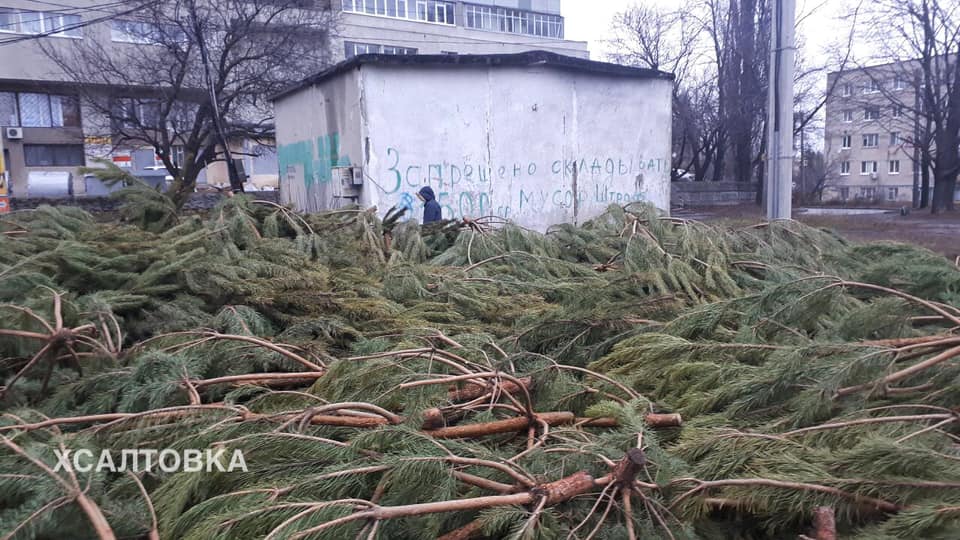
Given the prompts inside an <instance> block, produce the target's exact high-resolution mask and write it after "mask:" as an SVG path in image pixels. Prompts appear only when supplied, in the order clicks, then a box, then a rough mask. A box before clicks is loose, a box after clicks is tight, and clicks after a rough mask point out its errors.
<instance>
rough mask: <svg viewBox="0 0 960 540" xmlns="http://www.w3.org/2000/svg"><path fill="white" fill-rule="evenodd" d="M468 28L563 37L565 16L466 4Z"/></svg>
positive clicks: (466, 23) (466, 24) (465, 12)
mask: <svg viewBox="0 0 960 540" xmlns="http://www.w3.org/2000/svg"><path fill="white" fill-rule="evenodd" d="M463 9H464V17H465V19H466V22H465V23H464V25H465V26H466V27H467V28H474V29H477V30H489V31H491V32H506V33H510V34H528V35H531V36H541V37H548V38H557V39H563V17H561V16H560V15H549V14H546V13H534V12H532V11H524V10H520V9H511V8H505V7H494V6H478V5H474V4H466V5H464V8H463Z"/></svg>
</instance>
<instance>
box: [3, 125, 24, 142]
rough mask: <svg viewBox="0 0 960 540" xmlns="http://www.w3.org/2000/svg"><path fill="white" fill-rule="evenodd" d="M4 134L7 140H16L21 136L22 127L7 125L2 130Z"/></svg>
mask: <svg viewBox="0 0 960 540" xmlns="http://www.w3.org/2000/svg"><path fill="white" fill-rule="evenodd" d="M4 135H5V136H6V137H7V139H8V140H11V141H18V140H20V139H22V138H23V128H18V127H8V128H6V129H5V130H4Z"/></svg>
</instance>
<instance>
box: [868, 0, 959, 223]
mask: <svg viewBox="0 0 960 540" xmlns="http://www.w3.org/2000/svg"><path fill="white" fill-rule="evenodd" d="M871 16H872V17H871V18H872V24H871V25H870V26H869V29H868V31H867V32H866V38H867V39H868V40H869V41H870V43H871V44H873V45H874V48H875V50H876V51H877V52H878V54H877V58H878V59H882V60H884V61H887V62H892V63H891V64H890V65H889V66H887V68H886V69H882V70H865V73H867V75H868V76H869V77H870V78H871V79H872V80H873V82H874V85H875V87H876V88H877V90H878V91H879V92H881V93H882V95H883V97H884V99H886V100H888V101H889V102H891V103H893V104H894V106H896V107H899V108H900V109H902V110H903V111H906V112H907V113H908V114H909V118H911V119H912V121H913V123H914V129H913V130H912V131H913V135H912V138H911V140H910V142H911V144H912V145H913V146H914V147H915V148H916V150H917V154H918V155H917V157H916V158H915V159H918V160H919V166H920V173H921V175H922V178H923V184H924V188H923V189H922V191H921V194H922V195H923V196H925V195H926V193H927V191H928V189H926V188H927V186H929V175H930V173H931V171H932V176H933V200H932V203H931V205H930V206H931V211H932V212H933V213H935V214H936V213H940V212H945V211H953V210H954V208H955V205H954V198H955V192H956V187H957V175H958V174H960V4H958V3H957V2H956V1H953V0H878V1H876V2H875V4H874V7H873V11H872V13H871ZM894 78H895V79H896V80H897V81H899V82H901V83H902V84H905V85H906V86H908V87H909V88H910V89H911V90H912V92H902V91H900V92H898V91H896V90H899V89H900V88H897V87H894V86H892V85H891V80H892V79H894ZM898 86H899V85H898Z"/></svg>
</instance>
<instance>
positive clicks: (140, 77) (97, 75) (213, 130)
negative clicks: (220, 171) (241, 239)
mask: <svg viewBox="0 0 960 540" xmlns="http://www.w3.org/2000/svg"><path fill="white" fill-rule="evenodd" d="M111 23H112V27H111V28H110V30H109V32H110V33H111V34H112V39H111V36H110V35H104V34H105V33H104V32H101V35H100V36H99V37H100V39H85V40H82V41H80V40H78V41H77V42H76V43H67V44H62V43H56V44H54V45H44V52H45V53H46V54H47V55H48V56H49V57H50V58H52V59H53V60H54V61H55V62H56V63H57V64H58V65H59V66H60V68H61V69H62V70H63V72H64V73H65V74H66V76H67V78H68V79H70V80H72V81H73V82H75V83H77V84H78V86H79V87H80V88H81V89H82V95H81V98H82V99H83V101H84V105H85V106H87V107H90V109H91V110H92V111H93V112H94V113H95V114H96V115H97V116H99V117H101V118H102V119H103V125H102V126H100V131H101V134H102V135H104V136H109V137H110V139H111V142H112V144H113V145H114V146H128V147H142V146H147V147H150V148H153V149H154V151H155V152H156V155H157V156H158V157H159V159H160V160H161V161H162V163H163V165H164V167H165V168H166V170H167V172H168V174H169V175H170V176H172V177H173V178H174V182H173V187H172V188H171V195H172V196H173V198H174V200H175V201H176V202H177V203H178V204H180V205H182V204H183V202H185V201H186V198H187V195H188V194H189V193H190V192H192V191H194V189H195V186H196V182H197V177H198V175H199V174H200V172H201V171H202V170H203V169H204V168H205V167H206V166H207V165H208V164H210V163H212V162H215V161H222V160H225V158H226V155H229V144H224V141H235V140H241V139H250V140H254V141H261V142H265V143H268V144H269V143H272V141H273V136H274V126H273V113H272V109H271V106H270V103H269V101H268V99H267V98H268V96H270V95H271V94H273V93H276V92H277V91H279V90H280V89H282V88H283V87H284V86H285V85H288V84H290V82H291V81H293V80H297V79H300V78H302V77H304V76H306V75H307V74H309V73H313V72H316V71H318V70H320V69H322V68H323V67H325V66H326V65H328V64H329V63H330V54H329V50H330V47H329V43H330V37H331V35H332V31H333V27H334V24H335V17H334V15H333V12H332V10H331V9H330V3H329V0H316V1H314V0H159V1H153V2H146V3H145V4H144V6H143V7H142V9H141V10H140V11H139V12H138V13H137V14H136V15H132V14H131V15H127V16H126V17H124V18H118V19H115V20H113V21H111ZM124 42H126V43H124ZM231 165H232V163H228V167H229V166H231Z"/></svg>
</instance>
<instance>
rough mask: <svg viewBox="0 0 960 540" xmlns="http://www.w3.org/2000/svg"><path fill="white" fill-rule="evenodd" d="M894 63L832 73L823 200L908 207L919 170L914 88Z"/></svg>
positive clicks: (905, 67) (900, 66) (907, 69)
mask: <svg viewBox="0 0 960 540" xmlns="http://www.w3.org/2000/svg"><path fill="white" fill-rule="evenodd" d="M911 72H912V69H911V68H910V66H909V65H908V64H905V63H897V64H887V65H882V66H875V67H867V68H861V69H856V70H849V71H842V72H836V73H831V74H830V75H829V76H828V78H827V79H828V80H827V88H828V89H829V90H830V91H829V94H828V96H827V102H826V130H825V137H824V142H825V148H824V158H825V161H826V169H827V178H826V182H825V184H824V190H823V200H824V201H833V202H851V203H854V202H860V203H909V202H912V201H913V196H914V189H915V188H914V186H915V185H916V184H915V180H916V178H917V177H918V174H919V171H918V168H917V167H918V164H917V160H916V156H915V153H914V148H913V145H912V141H914V140H916V137H915V130H916V129H917V124H916V115H915V114H913V111H915V110H917V108H918V107H917V106H915V105H914V104H915V103H916V98H917V93H916V91H915V88H917V85H916V84H915V82H914V81H913V80H912V78H910V77H908V74H909V73H911Z"/></svg>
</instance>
